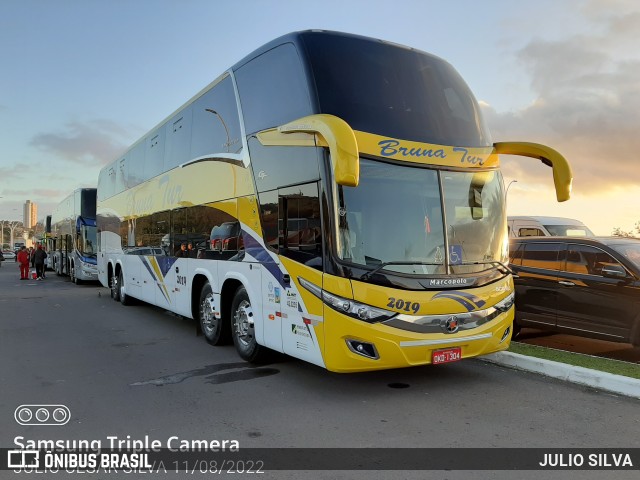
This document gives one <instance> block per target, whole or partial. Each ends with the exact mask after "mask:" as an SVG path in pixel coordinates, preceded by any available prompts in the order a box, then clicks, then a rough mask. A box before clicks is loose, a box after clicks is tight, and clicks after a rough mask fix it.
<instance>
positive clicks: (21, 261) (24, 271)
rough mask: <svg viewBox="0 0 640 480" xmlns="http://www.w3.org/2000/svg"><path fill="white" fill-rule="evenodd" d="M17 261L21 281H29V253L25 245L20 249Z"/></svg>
mask: <svg viewBox="0 0 640 480" xmlns="http://www.w3.org/2000/svg"><path fill="white" fill-rule="evenodd" d="M16 260H17V262H18V266H19V268H20V280H28V279H29V253H28V252H27V247H25V246H24V245H23V246H22V247H21V248H20V251H19V252H18V255H17V257H16Z"/></svg>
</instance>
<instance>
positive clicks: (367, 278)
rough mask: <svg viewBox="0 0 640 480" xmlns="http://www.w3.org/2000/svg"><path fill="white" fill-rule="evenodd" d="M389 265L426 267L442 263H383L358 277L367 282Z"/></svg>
mask: <svg viewBox="0 0 640 480" xmlns="http://www.w3.org/2000/svg"><path fill="white" fill-rule="evenodd" d="M389 265H428V266H433V265H436V266H442V263H436V262H383V263H381V264H380V265H378V266H377V267H376V268H374V269H373V270H371V271H370V272H366V273H364V274H362V275H361V276H360V280H369V279H370V278H371V277H372V276H373V275H374V274H376V273H378V272H379V271H380V270H382V269H383V268H384V267H387V266H389Z"/></svg>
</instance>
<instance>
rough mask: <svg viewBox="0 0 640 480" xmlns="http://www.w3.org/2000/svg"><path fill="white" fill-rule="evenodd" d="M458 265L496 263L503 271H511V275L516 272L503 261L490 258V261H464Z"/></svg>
mask: <svg viewBox="0 0 640 480" xmlns="http://www.w3.org/2000/svg"><path fill="white" fill-rule="evenodd" d="M457 265H494V266H497V267H498V270H499V271H500V272H501V273H510V274H511V275H515V273H514V272H513V270H511V268H509V266H507V265H505V264H504V263H502V262H499V261H498V260H490V261H488V262H464V263H458V264H457ZM453 266H456V265H453Z"/></svg>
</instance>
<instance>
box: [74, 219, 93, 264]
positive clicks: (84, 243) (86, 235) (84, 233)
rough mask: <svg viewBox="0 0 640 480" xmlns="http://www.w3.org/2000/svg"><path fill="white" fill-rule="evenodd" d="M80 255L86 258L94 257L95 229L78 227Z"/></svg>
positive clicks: (84, 226) (87, 226) (85, 226)
mask: <svg viewBox="0 0 640 480" xmlns="http://www.w3.org/2000/svg"><path fill="white" fill-rule="evenodd" d="M78 246H79V247H80V253H81V254H82V255H84V256H86V257H95V256H96V227H94V226H89V225H82V226H81V227H80V245H78Z"/></svg>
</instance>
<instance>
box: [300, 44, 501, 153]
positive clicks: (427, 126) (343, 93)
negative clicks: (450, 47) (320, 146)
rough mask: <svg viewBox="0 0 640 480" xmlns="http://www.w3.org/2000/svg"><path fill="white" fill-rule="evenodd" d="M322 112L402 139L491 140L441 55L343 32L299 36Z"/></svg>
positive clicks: (356, 126) (446, 142) (477, 142)
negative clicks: (305, 51)
mask: <svg viewBox="0 0 640 480" xmlns="http://www.w3.org/2000/svg"><path fill="white" fill-rule="evenodd" d="M303 39H304V43H305V45H306V47H307V50H308V55H309V62H310V65H311V69H312V71H313V77H314V78H315V82H316V88H317V91H318V100H319V104H320V111H321V113H329V114H332V115H336V116H338V117H340V118H342V119H343V120H345V121H346V122H347V123H349V125H351V127H352V128H353V129H355V130H360V131H365V132H369V133H375V134H378V135H383V136H390V137H393V138H399V139H403V140H413V141H417V142H426V143H435V144H440V145H458V146H469V147H480V146H488V145H491V138H490V135H489V132H488V130H487V128H486V126H485V124H484V121H483V119H482V115H481V112H480V108H479V106H478V103H477V102H476V100H475V98H474V96H473V94H472V93H471V91H470V90H469V87H467V85H466V84H465V82H464V80H462V78H461V77H460V75H459V74H458V73H457V72H456V71H455V69H454V68H453V67H452V66H451V65H450V64H448V63H447V62H445V61H444V60H442V59H440V58H438V57H435V56H432V55H429V54H427V53H424V52H420V51H416V50H411V49H408V48H403V47H399V46H396V45H391V44H388V43H383V42H379V41H375V40H373V41H372V40H370V39H365V38H359V37H352V36H348V35H339V34H327V33H307V34H305V35H304V37H303Z"/></svg>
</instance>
